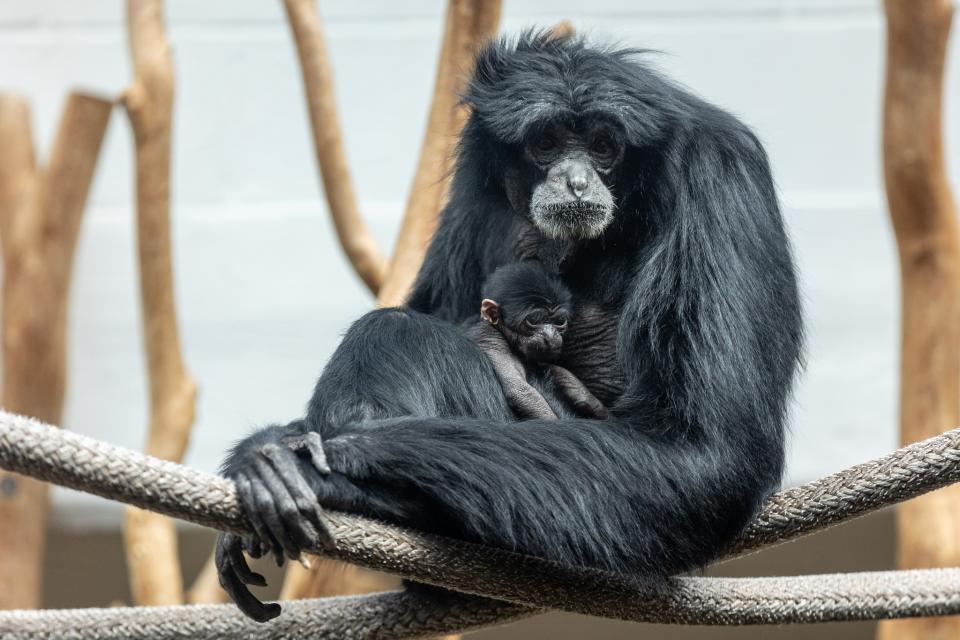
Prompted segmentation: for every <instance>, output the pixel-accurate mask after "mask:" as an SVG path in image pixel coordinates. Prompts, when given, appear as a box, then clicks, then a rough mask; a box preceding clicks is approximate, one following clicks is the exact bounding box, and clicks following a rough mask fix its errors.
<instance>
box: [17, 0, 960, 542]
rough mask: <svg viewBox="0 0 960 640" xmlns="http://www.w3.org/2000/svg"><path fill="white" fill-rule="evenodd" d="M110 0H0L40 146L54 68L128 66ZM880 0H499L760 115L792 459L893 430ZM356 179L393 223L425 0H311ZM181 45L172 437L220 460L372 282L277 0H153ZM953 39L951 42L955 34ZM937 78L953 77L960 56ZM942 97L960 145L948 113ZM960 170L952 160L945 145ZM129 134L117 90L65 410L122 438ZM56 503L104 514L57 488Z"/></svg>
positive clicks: (78, 298) (126, 394)
mask: <svg viewBox="0 0 960 640" xmlns="http://www.w3.org/2000/svg"><path fill="white" fill-rule="evenodd" d="M122 4H123V3H122V2H120V0H110V1H107V0H85V1H83V2H71V1H70V0H34V1H33V2H18V1H16V0H2V1H0V89H3V90H16V91H21V92H23V93H25V94H27V95H28V96H29V97H30V98H31V100H32V102H33V107H34V126H35V131H36V133H37V136H36V137H37V140H38V145H39V148H40V150H41V151H40V153H41V155H44V154H45V151H46V149H47V148H48V147H49V143H50V141H51V137H52V133H53V130H54V128H55V126H56V120H57V117H58V113H59V110H60V108H61V104H62V100H63V97H64V94H65V92H66V90H67V89H68V88H70V87H73V86H82V87H87V88H93V89H97V90H100V91H103V92H106V93H108V94H111V95H115V94H117V93H118V92H119V91H120V90H121V89H122V88H123V87H124V86H125V84H126V83H127V81H128V78H129V72H130V67H129V62H128V57H127V52H126V48H125V33H124V30H123V15H122ZM878 4H879V3H877V2H875V1H873V0H723V1H710V0H673V1H671V0H592V1H591V2H587V3H584V2H582V1H579V0H578V1H577V2H573V1H572V0H562V1H558V2H547V1H546V0H506V2H505V7H504V14H505V15H504V24H503V27H504V29H506V30H515V29H518V28H520V27H523V26H528V25H533V24H550V23H553V22H555V21H557V20H559V19H561V18H572V19H573V21H574V24H575V25H576V27H577V28H578V29H580V30H583V31H587V32H589V33H592V34H595V35H596V36H597V37H599V38H603V39H608V40H609V39H613V40H617V41H621V42H623V43H625V44H629V45H633V46H641V47H649V48H653V49H657V50H660V51H661V52H662V53H658V54H651V58H652V59H653V60H655V61H656V62H657V64H659V65H660V66H662V67H663V68H664V69H666V70H667V71H668V72H669V73H671V74H672V75H674V76H675V77H676V78H677V79H679V80H680V81H682V82H684V83H686V84H687V85H689V86H691V87H693V88H695V90H696V91H698V92H699V93H701V94H702V95H704V96H706V97H707V98H709V99H710V100H712V101H714V102H716V103H718V104H720V105H723V106H725V107H727V108H728V109H730V110H732V111H733V112H735V113H737V114H739V115H740V116H741V117H742V118H744V119H745V120H746V121H747V122H748V123H750V124H751V125H752V126H753V127H754V128H755V129H756V130H757V132H758V133H759V135H760V137H761V138H762V139H763V140H764V141H765V143H766V144H767V146H768V149H769V151H770V155H771V158H772V161H773V165H774V168H775V174H776V177H777V182H778V184H779V187H780V189H781V193H782V196H783V200H784V204H785V208H786V211H787V214H788V219H789V223H790V227H791V233H792V236H793V238H794V240H795V243H796V249H797V257H798V260H799V263H800V268H801V271H802V280H803V291H804V296H805V299H806V306H807V320H808V328H809V365H808V367H807V370H806V373H805V375H804V377H803V381H802V384H801V385H800V388H799V390H798V393H797V400H796V404H795V410H794V417H793V436H792V441H791V446H790V449H791V464H790V480H791V481H793V482H800V481H805V480H809V479H812V478H814V477H817V476H820V475H823V474H825V473H829V472H832V471H835V470H838V469H840V468H842V467H844V466H847V465H850V464H853V463H856V462H859V461H861V460H864V459H867V458H869V457H872V456H877V455H880V454H882V453H884V452H885V451H887V450H888V449H890V448H892V447H893V446H894V444H895V440H896V438H895V433H896V431H895V429H896V416H895V414H896V378H895V375H896V367H897V355H896V348H897V342H898V336H897V306H896V297H897V287H898V281H897V272H896V255H895V252H894V247H893V242H892V236H891V232H890V229H889V226H888V223H887V219H886V212H885V208H884V205H883V196H882V190H881V187H882V185H881V178H880V164H879V153H878V152H879V143H878V140H879V114H880V96H881V88H882V87H881V80H882V72H883V71H882V69H883V23H882V17H881V15H880V12H879V7H878ZM321 12H322V15H323V17H324V19H325V23H326V29H327V34H328V37H329V42H330V47H331V50H332V55H333V62H334V65H335V69H336V80H337V93H338V98H339V104H340V107H341V116H342V120H343V123H344V127H345V136H346V141H347V147H348V153H349V156H350V159H351V161H352V167H353V171H354V176H355V179H356V183H357V190H358V193H359V195H360V199H361V203H362V205H363V209H364V211H365V213H366V215H367V217H368V220H369V221H370V223H371V224H372V225H373V227H374V230H375V232H376V234H377V235H378V237H379V238H380V239H381V241H382V242H383V243H384V244H385V245H387V244H388V243H389V242H390V241H391V238H392V235H393V232H394V230H395V228H396V225H397V219H398V216H399V212H400V210H401V208H402V204H403V201H404V200H405V198H406V195H407V188H408V185H409V183H410V178H411V176H412V171H413V168H414V163H415V159H416V156H417V152H418V149H419V143H420V139H421V135H422V127H423V123H424V120H425V117H426V109H427V100H428V98H429V95H430V92H431V85H432V79H433V73H434V64H435V61H436V53H437V48H438V44H439V34H440V30H441V21H440V20H441V16H442V13H443V3H442V2H441V0H429V1H427V0H421V1H418V2H390V1H389V0H377V1H368V2H356V1H346V0H325V1H324V2H322V3H321ZM168 22H169V32H170V36H171V39H172V42H173V48H174V55H175V62H176V67H177V80H178V84H177V102H176V116H175V126H176V130H175V143H174V145H175V146H174V154H175V162H174V183H173V191H174V197H175V206H174V225H175V228H174V233H175V245H176V269H177V272H176V277H177V294H178V303H179V311H180V317H181V325H182V331H183V338H184V347H185V352H186V360H187V363H188V365H189V367H190V369H191V371H192V372H193V374H194V375H195V376H196V378H197V379H198V381H199V384H200V387H201V394H200V400H199V407H198V415H197V422H196V426H195V428H194V436H193V440H192V445H191V449H190V453H189V455H188V457H187V463H188V464H191V465H194V466H197V467H200V468H203V469H207V470H214V469H215V468H216V465H217V463H218V461H219V459H220V458H221V456H222V454H223V451H224V449H225V447H226V446H227V444H228V443H230V442H231V441H233V440H234V439H236V438H238V437H240V436H242V435H243V434H244V433H246V432H247V431H248V430H249V429H251V428H253V427H254V426H257V425H262V424H264V423H265V422H268V421H271V420H286V419H290V418H292V417H295V416H297V415H299V414H300V413H301V410H302V407H303V405H304V403H305V402H306V400H307V398H308V396H309V393H310V390H311V387H312V384H313V382H314V380H315V378H316V376H317V374H318V372H319V371H320V368H321V367H322V365H323V363H324V362H325V360H326V358H327V357H328V356H329V354H330V353H331V351H332V349H333V348H334V346H335V345H336V343H337V341H338V339H339V337H340V335H341V334H342V332H343V331H344V329H345V328H346V327H347V325H348V323H349V322H350V321H351V319H353V318H355V317H357V316H358V315H359V314H361V313H362V312H363V311H364V310H365V309H367V308H369V306H370V298H369V296H367V295H366V294H365V293H364V291H363V289H362V287H361V286H360V285H359V284H358V281H357V279H356V278H355V277H354V276H353V275H352V273H351V271H350V270H349V269H348V268H347V266H346V264H345V263H344V260H343V258H342V257H341V255H340V253H339V251H338V247H337V245H336V244H335V241H334V239H333V233H332V230H331V227H330V224H329V223H328V221H327V218H326V212H325V206H324V204H323V200H322V198H321V197H320V194H319V187H318V179H317V174H316V170H315V167H314V161H313V157H312V153H311V149H310V142H309V134H308V125H307V119H306V115H305V107H304V101H303V96H302V92H301V86H300V79H299V69H298V66H297V63H296V60H295V56H294V51H293V46H292V43H291V38H290V36H289V33H288V30H287V26H286V23H285V22H284V20H283V18H282V15H281V10H280V3H279V2H275V1H267V0H259V1H257V0H242V1H237V0H234V1H228V0H216V1H207V2H190V1H189V0H171V1H170V2H168ZM955 58H956V54H955V53H953V54H951V60H954V59H955ZM948 86H950V87H958V86H960V77H958V70H957V69H956V66H955V65H951V66H950V67H949V78H948ZM954 97H955V96H954V95H953V94H952V93H951V96H950V98H951V101H950V104H949V106H948V109H947V116H948V119H949V120H948V125H949V127H948V129H949V130H948V134H949V136H948V142H949V145H948V146H949V151H950V156H951V158H954V159H955V158H956V157H957V155H958V154H957V153H956V151H957V139H956V136H955V135H953V133H954V131H955V128H956V125H957V122H958V119H957V115H956V114H957V109H956V108H953V107H954V106H955V104H956V103H955V101H953V98H954ZM952 167H953V169H954V171H953V173H954V174H956V172H957V171H956V170H957V169H958V167H957V165H956V164H955V163H954V164H952ZM131 186H132V180H131V141H130V135H129V131H128V126H127V124H126V122H125V118H124V117H123V114H122V113H119V112H118V113H116V114H115V116H114V120H113V121H112V123H111V126H110V130H109V133H108V137H107V140H106V143H105V147H104V153H103V155H102V158H101V164H100V167H99V169H98V173H97V177H96V182H95V185H94V189H93V192H92V196H91V200H90V207H89V210H88V212H87V218H86V221H85V223H84V228H83V231H82V237H81V240H80V248H79V252H78V255H77V266H76V279H75V287H74V291H73V300H72V307H71V320H70V387H69V395H68V399H67V409H66V420H65V423H66V426H67V427H68V428H70V429H72V430H75V431H78V432H81V433H85V434H89V435H92V436H94V437H97V438H103V439H106V440H109V441H112V442H116V443H119V444H122V445H125V446H133V447H139V446H141V445H142V443H143V441H144V430H145V423H146V395H145V389H146V386H145V384H146V382H145V379H144V374H143V357H142V355H141V343H140V330H139V306H138V292H137V276H136V264H135V246H134V232H133V228H132V217H133V216H132V210H131V204H132V195H131ZM55 504H56V512H57V519H58V521H59V522H61V523H68V524H73V525H78V524H85V523H91V522H94V523H101V524H102V523H110V524H111V525H112V524H115V523H116V522H117V521H118V518H117V511H116V509H114V508H112V507H110V506H108V505H107V504H106V503H104V502H101V501H98V500H96V499H94V498H89V497H84V496H79V495H77V494H73V493H70V492H66V491H57V492H56V493H55Z"/></svg>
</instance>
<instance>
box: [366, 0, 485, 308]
mask: <svg viewBox="0 0 960 640" xmlns="http://www.w3.org/2000/svg"><path fill="white" fill-rule="evenodd" d="M500 5H501V3H500V1H499V0H489V1H486V2H476V1H474V0H449V1H448V3H447V15H446V23H445V29H444V36H443V45H442V46H441V49H440V61H439V63H438V64H437V77H436V83H435V86H434V92H433V101H432V103H431V106H430V115H429V118H428V119H427V130H426V133H425V135H424V140H423V146H422V147H421V150H420V162H419V164H418V166H417V173H416V175H415V177H414V179H413V186H412V187H411V189H410V196H409V198H408V200H407V207H406V212H405V213H404V217H403V222H402V224H401V226H400V233H399V235H398V237H397V245H396V247H395V249H394V253H393V258H392V259H391V261H390V268H389V270H388V273H387V279H386V280H385V281H384V283H383V287H381V289H380V294H379V296H378V297H377V301H378V303H379V304H380V306H384V307H390V306H396V305H398V304H401V303H403V301H404V300H405V299H406V297H407V295H408V294H409V292H410V289H411V287H412V286H413V282H414V280H415V279H416V277H417V272H418V271H419V270H420V265H421V263H423V257H424V254H425V253H426V251H427V246H428V245H429V243H430V238H431V237H433V232H434V230H435V229H436V226H437V219H438V217H439V213H440V209H441V208H442V207H443V204H444V202H445V200H446V197H447V190H448V188H449V178H450V173H451V167H452V161H453V151H454V145H455V144H456V141H457V137H458V135H459V133H460V129H461V128H462V127H463V123H464V121H465V120H466V116H467V110H466V107H464V106H463V105H461V104H460V101H459V95H460V93H461V92H462V90H463V88H464V82H465V80H466V78H467V76H468V75H469V73H470V70H471V67H472V65H473V59H474V55H475V54H476V52H477V50H478V49H479V47H480V44H481V43H482V42H483V41H485V40H487V39H489V38H490V37H492V36H493V35H494V34H495V33H496V31H497V25H498V24H499V22H500Z"/></svg>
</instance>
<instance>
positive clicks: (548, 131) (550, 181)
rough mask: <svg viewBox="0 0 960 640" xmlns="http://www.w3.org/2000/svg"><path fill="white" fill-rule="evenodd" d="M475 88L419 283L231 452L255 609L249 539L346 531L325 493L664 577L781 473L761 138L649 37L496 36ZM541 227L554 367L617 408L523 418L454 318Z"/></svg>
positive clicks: (235, 540) (779, 305) (794, 321)
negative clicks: (588, 414)
mask: <svg viewBox="0 0 960 640" xmlns="http://www.w3.org/2000/svg"><path fill="white" fill-rule="evenodd" d="M464 100H465V101H466V103H467V105H468V106H469V107H470V109H471V114H470V116H469V119H468V121H467V123H466V125H465V127H464V130H463V133H462V136H461V142H460V146H459V151H458V157H457V164H456V168H455V171H454V176H453V183H452V187H451V191H450V198H449V202H448V204H447V206H446V207H445V209H444V211H443V213H442V214H441V218H440V223H439V227H438V229H437V232H436V235H435V237H434V239H433V241H432V243H431V245H430V248H429V251H428V253H427V257H426V260H425V262H424V264H423V267H422V268H421V270H420V273H419V275H418V278H417V281H416V284H415V287H414V290H413V292H412V294H411V296H410V298H409V300H408V302H407V304H406V305H405V306H403V307H400V308H396V309H380V310H377V311H373V312H370V313H368V314H367V315H365V316H363V317H362V318H360V319H359V320H358V321H356V322H355V323H354V324H353V326H352V327H351V328H350V330H349V331H348V332H347V334H346V335H345V336H344V338H343V341H342V342H341V344H340V346H339V348H338V349H337V350H336V352H335V353H334V354H333V356H332V357H331V358H330V360H329V362H328V363H327V365H326V367H325V369H324V370H323V373H322V375H321V376H320V379H319V381H318V382H317V385H316V388H315V390H314V393H313V397H312V399H311V400H310V403H309V405H308V407H307V413H306V416H305V417H304V418H303V419H300V420H296V421H294V422H292V423H289V424H280V425H274V426H270V427H267V428H264V429H262V430H260V431H258V432H256V433H254V434H253V435H251V436H249V437H248V438H246V439H245V440H243V441H242V442H240V443H239V444H237V445H236V446H235V447H234V448H233V450H232V451H231V453H230V455H229V456H228V458H227V460H226V462H225V463H224V466H223V472H224V474H225V475H226V476H227V477H229V478H232V479H233V480H234V481H235V482H236V485H237V489H238V492H239V497H240V500H241V502H242V504H243V508H244V510H245V512H246V514H247V515H248V516H249V518H250V519H251V521H252V523H253V525H254V526H255V530H256V534H255V535H253V536H250V537H249V538H247V539H246V540H244V539H241V538H239V537H237V536H235V535H232V534H224V535H222V536H221V537H220V539H219V541H218V552H217V565H218V568H219V571H220V579H221V583H222V584H223V586H224V587H225V588H226V590H227V591H228V592H229V593H230V595H231V596H232V597H233V599H234V600H235V601H236V602H237V604H238V605H239V606H240V607H241V608H242V609H243V611H244V612H246V613H247V614H248V615H250V616H252V617H254V618H256V619H258V620H266V619H268V618H272V617H274V616H276V615H278V614H279V610H280V607H279V605H277V604H268V605H264V604H263V603H261V602H259V601H258V600H257V599H256V598H254V596H253V595H251V594H250V592H249V590H248V588H247V586H246V585H247V584H258V583H262V582H263V579H262V577H260V576H257V575H256V574H253V573H252V572H251V571H250V569H249V568H248V567H247V565H246V562H245V560H244V558H243V555H242V554H241V550H242V549H243V548H244V547H246V548H247V549H250V550H253V551H255V552H257V553H259V552H260V551H264V550H272V551H274V552H275V553H277V554H278V555H281V554H282V555H285V556H287V557H291V558H293V557H297V556H298V555H299V554H300V552H301V551H302V550H304V549H318V548H320V547H322V546H323V545H329V544H333V542H334V541H333V540H331V538H330V535H329V532H328V531H326V529H325V528H324V525H323V520H322V518H321V509H323V508H330V509H342V510H345V511H351V512H354V513H358V514H364V515H367V516H370V517H374V518H379V519H382V520H387V521H391V522H395V523H398V524H401V525H406V526H410V527H415V528H419V529H423V530H428V531H432V532H435V533H440V534H444V535H448V536H455V537H460V538H463V539H466V540H471V541H474V542H479V543H483V544H487V545H492V546H496V547H500V548H503V549H509V550H513V551H517V552H521V553H526V554H532V555H537V556H542V557H544V558H548V559H550V560H553V561H557V562H561V563H569V564H574V565H582V566H588V567H598V568H602V569H607V570H611V571H618V572H625V573H629V574H632V575H634V576H637V577H638V578H641V579H646V580H657V579H660V578H661V577H662V576H667V575H669V574H673V573H677V572H683V571H688V570H691V569H694V568H695V567H699V566H701V565H703V564H705V563H707V562H709V561H710V560H712V559H714V558H716V557H717V556H718V555H719V554H720V553H721V551H722V550H723V549H724V547H725V546H726V545H727V544H728V543H729V542H730V541H731V540H732V539H733V537H734V536H736V535H737V533H738V532H739V531H740V530H741V529H742V528H743V527H744V526H745V525H746V523H747V522H749V520H750V519H751V518H752V517H753V515H754V514H755V513H756V512H757V509H758V508H759V506H760V504H761V503H762V501H763V500H764V498H765V497H766V496H767V495H768V494H770V492H772V491H773V490H774V489H775V488H776V487H777V486H778V484H779V482H780V478H781V473H782V470H783V464H784V424H785V414H786V406H787V401H788V398H789V395H790V390H791V386H792V383H793V379H794V375H795V372H796V370H797V367H798V362H799V360H800V354H801V342H802V340H801V338H802V332H801V321H800V304H799V299H798V293H797V283H796V278H795V273H794V265H793V260H792V258H791V252H790V246H789V242H788V239H787V234H786V233H785V230H784V224H783V219H782V216H781V213H780V208H779V205H778V203H777V197H776V192H775V189H774V185H773V180H772V179H771V175H770V170H769V166H768V162H767V156H766V154H765V153H764V150H763V147H762V146H761V145H760V143H759V142H758V141H757V138H756V136H755V135H754V134H753V133H752V132H751V131H750V130H749V129H748V128H747V127H746V126H745V125H744V124H743V123H741V122H740V121H739V120H737V119H736V118H735V117H734V116H732V115H730V114H729V113H727V112H725V111H723V110H721V109H719V108H717V107H715V106H713V105H711V104H709V103H707V102H705V101H704V100H702V99H701V98H699V97H697V96H696V95H694V94H693V93H691V92H689V91H687V90H686V89H684V88H682V87H680V86H678V85H676V84H674V83H673V82H671V81H670V80H668V79H666V78H665V77H664V76H662V75H661V74H660V73H658V72H656V71H654V70H653V69H651V68H650V67H649V66H648V65H647V64H646V63H645V62H644V61H643V59H642V55H640V54H638V53H637V52H634V51H628V50H618V49H612V48H605V47H596V46H591V45H589V44H588V43H587V42H585V41H584V40H583V39H581V38H578V37H573V38H553V37H550V36H548V35H544V34H542V33H535V32H531V33H525V34H523V35H521V36H520V37H519V38H517V39H514V40H509V39H501V40H498V41H496V42H494V43H492V44H490V45H489V46H487V47H486V48H485V49H484V50H483V51H482V52H481V53H480V54H479V57H478V59H477V64H476V71H475V73H474V75H473V78H472V80H471V81H470V83H469V86H468V88H467V89H466V92H465V96H464ZM530 225H532V226H533V227H535V228H536V229H537V230H538V232H539V233H540V234H541V236H543V237H547V238H553V239H557V240H560V241H563V242H567V243H569V247H568V248H567V249H566V250H565V251H564V254H563V256H562V259H561V260H560V261H559V269H560V271H559V273H560V277H561V278H562V280H563V283H564V284H565V285H566V287H567V288H568V289H569V290H570V293H571V295H572V304H573V315H572V317H571V318H570V327H569V328H568V330H567V333H566V335H565V337H564V345H563V351H562V353H561V357H560V359H559V362H558V364H560V365H562V366H563V367H565V368H566V369H568V370H570V371H571V372H572V373H573V374H574V375H576V377H577V378H579V379H580V380H582V381H583V382H584V384H586V386H587V388H588V389H590V391H591V392H592V393H593V394H594V395H595V396H596V397H597V398H599V399H600V400H601V401H602V402H603V403H604V404H605V405H606V406H607V407H609V410H610V418H609V419H608V420H603V421H598V420H587V419H584V418H577V417H565V418H562V419H559V420H525V421H520V422H517V421H515V420H514V419H513V415H512V412H511V410H510V406H509V404H508V402H507V399H506V397H505V395H504V393H503V389H502V387H501V385H500V383H499V381H498V379H497V374H496V371H495V370H494V368H493V366H492V364H491V363H490V361H489V359H488V358H487V357H486V356H485V355H484V353H483V351H482V350H481V349H480V348H479V347H478V346H477V345H476V344H475V343H474V342H473V341H471V340H470V339H469V338H468V337H467V336H465V335H464V334H463V332H462V331H461V330H460V329H459V324H460V323H462V322H463V321H464V320H467V319H468V318H470V317H471V316H473V317H475V315H476V310H477V301H478V300H480V299H481V291H480V287H481V284H482V283H483V281H484V280H485V279H486V277H487V276H488V275H489V274H490V273H492V272H493V271H494V270H495V269H496V268H497V267H500V266H502V265H505V264H508V263H510V262H515V261H516V260H517V259H518V256H517V255H516V254H517V245H516V242H514V241H513V239H515V238H517V237H518V236H519V235H520V231H519V230H520V229H521V228H524V227H526V226H530ZM539 390H540V391H541V392H542V393H549V392H550V391H549V389H547V388H546V387H544V388H543V389H539Z"/></svg>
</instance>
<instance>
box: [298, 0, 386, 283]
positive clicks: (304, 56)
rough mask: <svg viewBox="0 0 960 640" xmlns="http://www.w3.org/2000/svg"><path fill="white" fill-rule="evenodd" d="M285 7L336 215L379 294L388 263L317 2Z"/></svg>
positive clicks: (355, 260)
mask: <svg viewBox="0 0 960 640" xmlns="http://www.w3.org/2000/svg"><path fill="white" fill-rule="evenodd" d="M283 6H284V8H285V9H286V12H287V20H288V21H289V22H290V29H291V30H292V31H293V38H294V41H295V42H296V44H297V55H298V56H299V58H300V70H301V72H302V74H303V86H304V91H305V92H306V95H307V111H308V113H309V115H310V127H311V130H312V131H313V149H314V153H315V154H316V156H317V165H318V166H319V168H320V177H321V179H322V180H323V191H324V193H325V194H326V197H327V205H328V207H329V209H330V217H331V218H332V220H333V225H334V228H335V229H336V231H337V238H338V239H339V240H340V246H341V247H342V248H343V251H344V253H346V254H347V258H348V259H349V261H350V264H351V265H353V268H354V270H355V271H356V272H357V275H359V276H360V279H361V280H363V282H364V284H366V285H367V288H368V289H370V291H371V292H372V293H373V294H374V295H376V293H377V291H379V289H380V286H381V285H382V284H383V280H384V277H385V276H386V271H387V261H386V259H385V258H384V256H383V253H382V252H381V250H380V247H379V246H377V242H376V240H375V239H374V237H373V234H371V233H370V230H369V229H368V228H367V225H366V223H364V221H363V217H362V216H361V214H360V208H359V206H358V205H357V197H356V194H355V193H354V190H353V180H352V179H351V177H350V168H349V166H348V164H347V153H346V150H345V149H344V144H343V134H342V133H341V127H340V119H339V117H338V115H337V102H336V95H335V93H334V90H333V69H332V68H331V65H330V57H329V54H328V53H327V44H326V41H325V38H324V35H323V28H322V26H321V23H320V16H319V14H318V13H317V7H316V4H315V0H283Z"/></svg>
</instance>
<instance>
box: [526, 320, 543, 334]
mask: <svg viewBox="0 0 960 640" xmlns="http://www.w3.org/2000/svg"><path fill="white" fill-rule="evenodd" d="M538 326H539V325H538V324H536V323H534V322H531V321H530V320H529V319H526V320H524V321H523V329H524V331H526V332H527V333H533V332H534V331H536V329H537V327H538Z"/></svg>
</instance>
